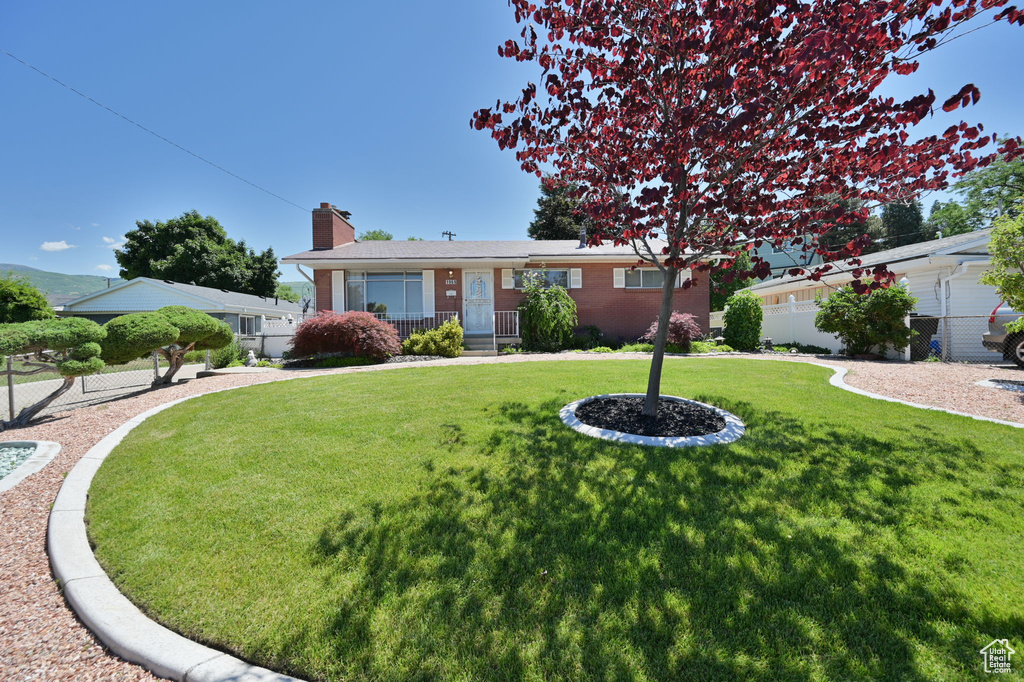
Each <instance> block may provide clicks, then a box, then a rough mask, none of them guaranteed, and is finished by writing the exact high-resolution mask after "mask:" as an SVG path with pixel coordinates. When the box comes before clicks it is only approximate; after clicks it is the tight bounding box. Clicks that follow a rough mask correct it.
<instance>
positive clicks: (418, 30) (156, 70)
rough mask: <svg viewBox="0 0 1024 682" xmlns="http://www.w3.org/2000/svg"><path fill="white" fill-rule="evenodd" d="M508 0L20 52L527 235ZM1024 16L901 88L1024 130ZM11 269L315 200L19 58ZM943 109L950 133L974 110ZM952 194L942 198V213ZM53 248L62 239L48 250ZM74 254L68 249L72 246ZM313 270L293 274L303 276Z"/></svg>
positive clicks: (8, 62) (85, 24)
mask: <svg viewBox="0 0 1024 682" xmlns="http://www.w3.org/2000/svg"><path fill="white" fill-rule="evenodd" d="M517 33H518V31H517V30H516V27H515V25H514V22H513V19H512V14H511V11H510V10H509V8H508V7H507V5H506V3H505V0H452V1H450V2H446V3H443V4H442V3H426V2H422V0H392V2H389V3H386V4H385V3H353V2H333V3H327V2H305V3H270V2H248V3H237V2H235V3H210V2H190V1H182V2H176V3H139V2H131V3H127V2H105V3H71V2H47V1H45V0H42V1H39V2H32V3H15V2H8V3H4V5H3V7H2V9H0V47H2V48H3V49H5V50H8V51H9V52H12V53H14V54H16V55H18V56H19V57H20V58H21V59H23V60H25V61H27V62H29V63H31V64H33V65H35V66H36V67H38V68H39V69H41V70H43V71H46V72H47V73H49V74H50V75H52V76H54V77H56V78H58V79H60V80H62V81H63V82H65V83H67V84H68V85H70V86H72V87H74V88H76V89H78V90H80V91H82V92H84V93H86V94H88V95H90V96H91V97H93V98H95V99H97V100H99V101H100V102H103V103H104V104H106V105H107V106H109V107H111V108H113V109H115V110H117V111H119V112H120V113H122V114H124V115H126V116H128V117H130V118H132V119H134V120H135V121H138V122H139V123H141V124H142V125H144V126H146V127H148V128H150V129H151V130H154V131H156V132H158V133H160V134H161V135H164V136H166V137H167V138H169V139H171V140H173V141H175V142H177V143H178V144H180V145H182V146H184V147H186V148H188V149H190V150H192V151H193V152H195V153H197V154H200V155H201V156H203V157H205V158H207V159H209V160H211V161H213V162H215V163H217V164H219V165H221V166H224V167H225V168H227V169H229V170H231V171H233V172H235V173H237V174H239V175H241V176H243V177H245V178H246V179H248V180H250V181H252V182H254V183H256V184H258V185H261V186H263V187H265V188H267V189H268V190H270V191H272V192H274V193H275V194H278V195H280V196H282V197H284V198H286V199H288V200H289V201H292V202H295V203H296V204H299V205H300V206H303V207H305V208H307V209H311V208H314V207H316V206H318V205H319V203H320V202H321V201H328V202H330V203H333V204H335V205H337V206H339V207H340V208H344V209H346V210H349V211H351V212H352V214H353V216H352V220H353V223H354V224H355V225H356V228H357V229H358V230H369V229H383V230H387V231H389V232H392V233H393V234H394V235H395V236H396V238H399V239H404V238H405V237H408V236H418V237H423V238H426V239H440V238H441V234H440V233H441V232H442V231H443V230H451V231H453V232H455V233H456V234H457V235H458V236H457V237H456V238H457V239H525V238H526V228H527V226H528V225H529V222H530V220H531V219H532V217H533V209H534V208H535V207H536V199H537V197H538V195H539V191H538V187H537V181H536V178H534V177H533V176H530V175H527V174H525V173H523V172H522V171H520V170H519V168H518V165H517V163H516V161H515V158H514V155H513V154H512V153H510V152H507V151H506V152H501V151H499V150H498V148H497V146H496V145H495V144H494V143H493V141H491V139H490V138H489V137H488V136H487V135H486V134H485V133H482V132H476V131H473V130H471V129H470V127H469V120H470V117H471V115H472V112H473V111H475V110H476V109H478V108H480V107H484V106H491V105H493V103H494V101H495V100H496V99H498V98H499V97H500V98H506V97H509V96H512V95H514V94H515V93H516V92H518V90H519V89H520V88H521V87H523V85H525V83H526V82H527V80H530V79H531V78H532V79H534V80H536V74H535V72H534V71H533V70H532V68H531V67H530V66H528V65H523V64H517V63H515V62H513V61H511V60H505V59H501V58H499V57H498V56H497V46H498V44H500V43H502V42H504V40H505V39H506V38H509V37H514V36H515V35H517ZM1022 38H1024V31H1022V30H1021V29H1019V28H1014V27H1009V26H1005V25H999V26H992V27H989V28H986V29H984V30H982V31H979V32H977V33H975V34H972V35H970V36H967V37H965V38H963V39H961V40H958V41H955V42H954V43H952V44H951V45H949V46H947V47H946V48H944V49H943V50H941V51H939V52H937V53H935V54H933V55H930V56H929V57H927V58H926V59H925V61H924V63H923V66H922V68H921V70H920V71H919V72H918V73H917V74H915V75H914V76H912V77H910V78H903V79H899V80H898V81H897V83H895V84H893V85H892V86H891V87H889V88H888V90H887V91H888V92H889V93H891V94H892V95H893V96H895V97H906V96H910V95H913V94H917V93H918V92H921V91H924V90H927V88H928V87H931V88H933V89H934V90H935V91H936V94H937V95H938V97H939V98H940V102H941V101H942V99H944V98H945V97H947V96H949V95H951V94H953V93H954V92H956V91H957V90H958V89H959V88H960V86H962V85H964V84H965V83H968V82H973V83H975V84H977V85H978V86H979V87H980V88H981V91H982V99H981V102H980V103H979V104H978V105H977V106H975V107H973V108H970V109H968V110H967V115H966V120H968V121H969V122H979V121H980V122H983V123H984V124H985V127H986V130H995V131H999V132H1002V133H1013V134H1021V133H1022V132H1024V130H1022V128H1024V126H1022V125H1021V120H1022V113H1021V112H1024V94H1022V92H1021V89H1020V87H1019V84H1018V82H1017V73H1016V72H1017V70H1018V68H1019V65H1020V64H1024V40H1022ZM0 96H2V101H3V103H4V106H2V107H0V136H2V137H0V150H2V151H0V160H2V163H0V262H5V263H20V264H24V265H31V266H33V267H37V268H40V269H44V270H53V271H57V272H67V273H76V274H89V273H91V274H106V275H116V274H117V266H116V263H115V261H114V257H113V251H112V249H111V246H116V244H117V243H118V242H119V241H120V239H121V238H122V235H123V234H124V233H125V232H126V231H128V230H130V229H132V228H133V227H134V225H135V221H136V220H140V219H150V220H166V219H167V218H170V217H173V216H176V215H180V214H181V213H183V212H185V211H188V210H190V209H196V210H198V211H199V212H200V213H202V214H204V215H212V216H214V217H216V218H217V219H218V220H219V221H220V222H221V224H223V225H224V226H225V228H226V229H227V231H228V234H229V235H230V236H231V237H233V238H235V239H245V240H246V242H247V243H249V245H251V246H253V247H255V248H257V249H260V250H261V249H264V248H266V247H267V246H273V248H274V251H275V253H276V254H277V255H278V256H285V255H289V254H292V253H295V252H298V251H303V250H306V249H308V248H309V246H310V217H309V214H308V212H305V211H302V210H300V209H299V208H296V207H295V206H292V205H290V204H287V203H284V202H282V201H279V200H278V199H275V198H274V197H271V196H269V195H267V194H265V193H263V192H261V191H259V190H257V189H254V188H252V187H251V186H249V185H247V184H244V183H242V182H240V181H239V180H237V179H235V178H232V177H230V176H228V175H225V174H224V173H222V172H220V171H218V170H216V169H214V168H211V167H210V166H208V165H207V164H205V163H203V162H201V161H199V160H197V159H195V158H193V157H191V156H189V155H187V154H185V153H183V152H181V151H179V150H177V149H175V148H173V147H171V146H169V145H168V144H166V143H165V142H162V141H160V140H158V139H156V138H154V137H152V136H151V135H149V134H147V133H145V132H143V131H142V130H139V129H138V128H136V127H134V126H132V125H130V124H129V123H126V122H125V121H124V120H122V119H119V118H117V117H115V116H113V115H112V114H110V113H109V112H107V111H104V110H102V109H100V108H99V107H97V106H96V105H94V104H92V103H90V102H88V101H86V100H84V99H82V98H81V97H79V96H77V95H75V94H74V93H71V92H69V91H68V90H66V89H64V88H62V87H60V86H58V85H57V84H55V83H53V82H52V81H50V80H47V79H46V78H44V77H42V76H40V75H39V74H38V73H36V72H34V71H31V70H29V69H27V68H26V67H24V66H23V65H21V64H19V63H17V62H15V61H14V60H12V59H10V58H9V57H7V56H6V55H2V54H0ZM939 113H940V115H939V116H936V118H935V120H934V121H930V122H929V123H928V124H927V125H926V126H923V127H921V128H920V130H921V131H922V133H927V132H934V131H941V130H944V129H945V128H946V127H947V126H948V125H950V123H951V122H955V121H959V120H960V116H961V112H960V111H957V112H954V114H952V115H944V114H942V113H941V112H939ZM933 198H934V197H932V198H928V199H926V200H925V203H926V208H927V205H928V204H930V203H931V201H932V199H933ZM44 246H45V248H43V247H44ZM65 247H67V248H65ZM297 278H298V277H297V274H296V273H295V272H294V269H292V268H290V267H289V268H285V269H284V279H289V280H290V279H297Z"/></svg>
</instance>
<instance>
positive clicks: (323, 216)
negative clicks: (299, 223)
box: [313, 204, 356, 249]
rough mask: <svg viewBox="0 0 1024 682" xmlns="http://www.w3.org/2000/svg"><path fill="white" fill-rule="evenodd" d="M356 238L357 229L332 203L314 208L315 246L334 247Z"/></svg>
mask: <svg viewBox="0 0 1024 682" xmlns="http://www.w3.org/2000/svg"><path fill="white" fill-rule="evenodd" d="M355 239H356V229H355V228H354V227H352V225H351V224H350V223H349V222H348V221H347V220H345V219H344V218H343V217H342V216H341V214H340V213H338V210H337V209H336V208H335V207H334V206H331V205H330V204H320V208H314V209H313V248H314V249H333V248H334V247H336V246H341V245H342V244H348V243H349V242H353V241H355Z"/></svg>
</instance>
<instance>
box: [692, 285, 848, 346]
mask: <svg viewBox="0 0 1024 682" xmlns="http://www.w3.org/2000/svg"><path fill="white" fill-rule="evenodd" d="M789 299H790V300H789V302H788V303H779V304H777V305H766V306H761V310H762V311H763V312H764V319H763V321H762V322H761V338H762V339H771V340H772V343H774V344H776V345H780V346H784V345H786V344H787V343H789V342H793V341H795V342H796V343H803V344H807V345H814V346H822V347H823V348H828V349H829V350H831V351H832V352H833V353H835V352H837V351H838V350H839V349H840V348H842V347H843V344H842V342H841V341H840V340H839V339H837V338H836V337H835V336H834V335H833V334H826V333H824V332H819V331H818V330H817V328H815V326H814V316H815V315H816V314H817V312H818V306H817V304H816V303H815V302H814V301H801V302H799V303H797V302H796V298H795V297H794V296H790V297H789ZM724 315H725V313H724V312H716V313H711V327H712V328H718V329H722V328H723V327H724V326H725V325H724V323H723V321H722V318H723V316H724Z"/></svg>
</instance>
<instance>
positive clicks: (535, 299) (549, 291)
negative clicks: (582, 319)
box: [519, 271, 576, 351]
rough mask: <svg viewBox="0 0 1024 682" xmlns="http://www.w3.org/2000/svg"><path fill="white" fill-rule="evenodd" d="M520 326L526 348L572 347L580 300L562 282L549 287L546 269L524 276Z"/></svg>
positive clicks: (520, 303) (559, 348) (540, 349)
mask: <svg viewBox="0 0 1024 682" xmlns="http://www.w3.org/2000/svg"><path fill="white" fill-rule="evenodd" d="M523 293H524V294H525V296H524V298H523V300H522V301H520V302H519V329H520V335H521V336H522V339H523V349H524V350H531V351H557V350H564V349H566V348H568V347H569V345H570V343H571V341H572V337H573V328H574V327H575V326H576V301H574V300H572V297H571V296H569V292H568V291H566V290H565V289H564V288H563V287H560V286H557V285H555V286H551V287H547V286H546V284H545V277H544V273H543V271H541V272H533V273H527V274H526V275H524V276H523Z"/></svg>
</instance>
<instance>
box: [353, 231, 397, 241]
mask: <svg viewBox="0 0 1024 682" xmlns="http://www.w3.org/2000/svg"><path fill="white" fill-rule="evenodd" d="M394 238H395V235H393V234H391V233H390V232H387V231H385V230H368V231H366V232H363V233H362V234H361V235H359V241H363V242H389V241H391V240H392V239H394Z"/></svg>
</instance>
